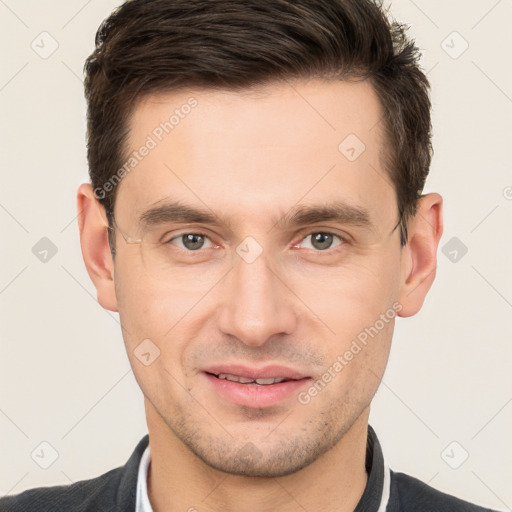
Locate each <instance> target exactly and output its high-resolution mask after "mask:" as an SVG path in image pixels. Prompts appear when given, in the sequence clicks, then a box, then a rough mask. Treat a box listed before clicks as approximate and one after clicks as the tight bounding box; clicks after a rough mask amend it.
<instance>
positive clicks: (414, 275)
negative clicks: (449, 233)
mask: <svg viewBox="0 0 512 512" xmlns="http://www.w3.org/2000/svg"><path fill="white" fill-rule="evenodd" d="M442 204H443V198H442V197H441V196H440V195H439V194H437V193H431V194H426V195H424V196H422V197H421V198H420V199H419V201H418V207H417V211H416V215H415V216H414V218H412V219H410V221H409V226H408V230H409V239H408V242H407V245H406V246H405V247H404V248H403V254H402V277H401V284H400V296H399V302H400V304H401V305H402V309H401V310H400V313H399V316H402V317H408V316H413V315H415V314H416V313H417V312H418V311H419V310H420V309H421V307H422V305H423V302H424V300H425V297H426V295H427V293H428V291H429V289H430V287H431V286H432V283H433V282H434V278H435V276H436V267H437V248H438V245H439V240H440V239H441V235H442V234H443V212H442Z"/></svg>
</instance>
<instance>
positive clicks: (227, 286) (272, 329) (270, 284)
mask: <svg viewBox="0 0 512 512" xmlns="http://www.w3.org/2000/svg"><path fill="white" fill-rule="evenodd" d="M293 297H294V295H293V293H292V292H291V290H290V289H289V288H288V287H287V285H286V284H285V283H284V282H283V280H282V278H281V277H280V276H278V275H277V273H276V272H275V271H273V270H271V268H270V267H269V266H268V262H267V258H266V255H265V251H263V253H262V254H261V255H260V256H259V257H258V258H257V259H256V260H255V261H253V262H252V263H247V262H246V261H244V260H243V259H242V258H240V257H238V256H235V257H234V260H233V268H232V270H231V272H229V273H228V275H227V276H226V281H225V282H224V284H223V289H222V299H221V301H220V306H219V307H217V322H218V327H219V329H220V330H221V331H222V332H223V333H225V334H230V335H232V336H235V337H236V338H238V339H239V341H241V342H242V343H244V344H246V345H248V346H254V347H256V346H260V345H263V344H264V343H265V342H266V341H267V340H268V339H269V338H270V337H272V336H276V335H283V334H290V333H292V332H293V331H294V330H295V327H296V324H297V312H296V311H295V309H294V302H293Z"/></svg>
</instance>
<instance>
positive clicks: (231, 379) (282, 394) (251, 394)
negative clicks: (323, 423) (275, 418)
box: [201, 365, 312, 409]
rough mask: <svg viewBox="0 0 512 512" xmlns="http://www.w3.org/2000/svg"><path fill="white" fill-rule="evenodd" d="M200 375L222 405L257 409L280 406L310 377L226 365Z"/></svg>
mask: <svg viewBox="0 0 512 512" xmlns="http://www.w3.org/2000/svg"><path fill="white" fill-rule="evenodd" d="M201 373H202V374H203V375H204V376H205V377H206V379H207V381H208V382H209V384H210V386H211V388H212V389H213V391H214V392H215V394H216V395H217V396H218V397H220V398H221V399H222V400H223V401H224V402H225V401H228V402H229V403H230V404H235V405H239V406H244V407H251V408H258V409H262V408H267V407H273V406H276V405H279V404H280V403H283V402H284V401H285V400H287V399H290V398H292V397H293V396H294V395H296V394H297V393H298V392H299V391H300V389H301V388H302V387H304V386H305V385H307V384H309V383H310V382H311V381H312V378H311V377H309V376H306V375H303V374H302V373H300V372H298V371H295V370H292V369H290V368H286V367H283V366H267V367H265V368H260V369H257V368H250V367H245V366H240V365H229V366H219V367H215V368H208V369H206V370H203V371H202V372H201Z"/></svg>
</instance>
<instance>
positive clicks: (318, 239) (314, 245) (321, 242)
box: [302, 231, 344, 251]
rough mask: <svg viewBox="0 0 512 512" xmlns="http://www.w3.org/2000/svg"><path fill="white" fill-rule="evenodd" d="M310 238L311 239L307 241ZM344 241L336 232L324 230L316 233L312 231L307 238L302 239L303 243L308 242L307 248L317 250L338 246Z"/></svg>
mask: <svg viewBox="0 0 512 512" xmlns="http://www.w3.org/2000/svg"><path fill="white" fill-rule="evenodd" d="M308 239H310V240H311V241H310V242H309V243H308V242H305V241H306V240H308ZM343 242H344V240H343V239H342V238H341V237H340V236H338V235H335V234H334V233H326V232H324V231H317V232H314V233H310V234H309V235H307V236H306V237H305V238H303V239H302V243H303V244H304V243H305V244H306V245H305V246H304V248H305V249H314V250H316V251H325V250H327V249H332V248H334V247H338V246H339V245H341V244H342V243H343Z"/></svg>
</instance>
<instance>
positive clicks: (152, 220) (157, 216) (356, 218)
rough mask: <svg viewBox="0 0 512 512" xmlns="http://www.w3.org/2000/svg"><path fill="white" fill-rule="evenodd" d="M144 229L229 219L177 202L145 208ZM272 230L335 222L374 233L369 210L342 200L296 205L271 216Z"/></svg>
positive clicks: (229, 219)
mask: <svg viewBox="0 0 512 512" xmlns="http://www.w3.org/2000/svg"><path fill="white" fill-rule="evenodd" d="M139 220H140V223H141V224H142V225H143V226H144V227H154V226H158V225H160V224H164V223H166V222H176V223H190V224H208V225H221V224H223V225H225V226H227V227H228V228H230V229H231V228H232V225H233V221H232V218H230V217H227V216H220V215H216V214H215V213H214V212H213V211H211V210H209V209H203V208H196V207H192V206H189V205H186V204H183V203H180V202H174V201H171V202H165V203H162V204H160V205H158V206H153V207H151V208H148V209H147V210H145V211H144V212H143V213H142V214H141V215H140V219H139ZM271 220H272V223H273V227H275V226H278V227H279V228H281V229H286V228H293V227H298V226H303V225H306V224H315V223H318V222H327V221H331V222H336V223H338V224H343V225H351V226H357V227H362V228H366V229H368V230H374V229H375V226H374V225H373V223H372V221H371V216H370V213H369V211H368V210H367V209H366V208H364V207H362V206H357V205H352V204H349V203H347V202H346V201H342V200H338V201H332V202H328V203H326V204H321V205H299V206H296V207H293V208H291V209H290V210H289V211H288V212H287V213H286V214H284V215H282V216H281V217H272V219H271Z"/></svg>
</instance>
